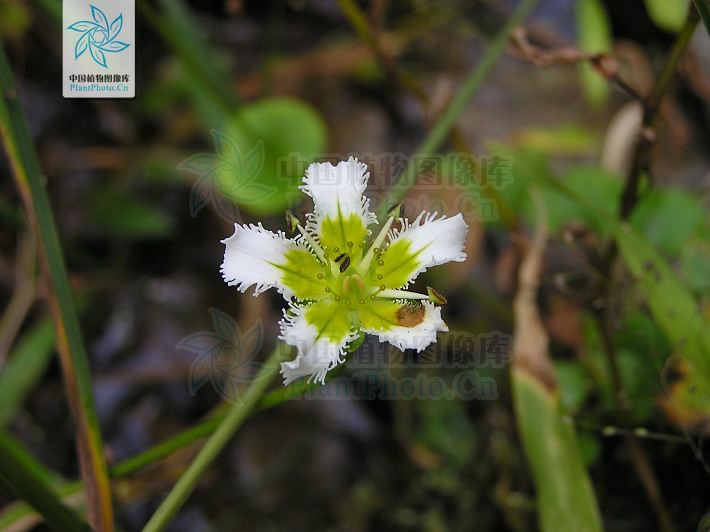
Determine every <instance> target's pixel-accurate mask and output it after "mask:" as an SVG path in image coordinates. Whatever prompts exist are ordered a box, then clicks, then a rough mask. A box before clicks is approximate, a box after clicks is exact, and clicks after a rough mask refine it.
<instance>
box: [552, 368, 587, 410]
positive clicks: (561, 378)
mask: <svg viewBox="0 0 710 532" xmlns="http://www.w3.org/2000/svg"><path fill="white" fill-rule="evenodd" d="M554 364H555V376H556V377H557V382H558V385H559V388H560V400H561V401H562V406H563V407H564V409H565V410H567V411H569V412H572V413H574V412H579V411H580V410H581V408H582V405H583V404H584V401H585V400H586V399H587V397H588V396H589V392H590V391H591V384H592V381H591V379H590V378H589V376H588V375H587V372H586V371H585V370H584V368H583V367H582V366H581V365H580V364H579V362H573V361H569V360H555V361H554Z"/></svg>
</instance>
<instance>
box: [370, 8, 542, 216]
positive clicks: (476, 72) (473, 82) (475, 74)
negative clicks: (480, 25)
mask: <svg viewBox="0 0 710 532" xmlns="http://www.w3.org/2000/svg"><path fill="white" fill-rule="evenodd" d="M537 2H538V0H523V1H522V2H520V4H518V6H517V7H516V8H515V11H513V13H512V14H511V15H510V17H508V20H507V21H506V23H505V25H504V26H503V28H501V30H500V31H499V32H498V35H496V37H495V39H494V40H493V42H492V43H491V45H490V46H489V47H488V49H487V50H486V53H485V54H484V55H483V57H482V58H481V60H480V61H479V62H478V64H476V66H475V67H474V68H473V69H472V70H471V72H470V73H469V75H468V76H467V77H466V79H465V80H464V82H463V84H462V85H461V88H460V89H459V90H458V92H457V93H456V96H454V99H453V100H452V101H451V103H450V104H449V105H448V106H447V108H446V109H445V110H444V112H443V113H442V114H441V116H440V117H439V119H438V120H437V121H436V123H435V124H434V126H433V127H432V128H431V130H430V131H429V134H428V135H427V137H426V138H425V139H424V141H423V142H422V143H421V144H420V145H419V147H418V148H417V150H416V152H415V153H416V154H417V157H413V158H412V159H411V160H410V162H409V163H408V164H407V167H406V168H405V169H404V171H403V172H402V176H401V178H400V180H399V182H398V183H396V184H395V186H394V187H393V189H392V191H391V200H390V202H389V204H388V205H385V206H384V207H383V209H385V210H386V209H387V208H388V207H389V206H391V205H393V204H394V203H397V202H398V201H400V200H401V199H402V198H403V197H404V196H405V194H406V193H407V190H409V188H410V187H411V186H412V185H413V184H414V182H415V180H416V177H417V176H418V175H419V172H420V170H421V168H420V164H422V162H423V161H424V160H425V158H426V156H428V155H433V154H435V152H436V151H437V150H438V149H439V147H440V146H441V145H442V144H443V142H444V140H446V137H447V135H448V134H449V132H450V131H451V129H452V128H453V127H454V126H455V125H456V122H457V121H458V120H459V117H460V116H461V113H462V112H463V111H464V109H465V108H466V105H468V102H469V101H470V100H471V98H473V96H474V94H476V92H477V91H478V88H479V87H480V86H481V84H482V83H483V81H484V80H485V79H486V77H488V74H489V73H490V72H491V70H493V67H494V66H495V64H496V62H497V61H498V58H499V57H500V55H501V54H502V53H503V51H504V50H505V47H506V46H507V44H508V40H509V38H510V33H511V31H513V29H515V28H516V27H518V26H519V25H520V24H522V22H523V20H525V18H526V17H527V16H528V14H529V13H530V11H532V9H533V8H534V7H535V5H536V4H537Z"/></svg>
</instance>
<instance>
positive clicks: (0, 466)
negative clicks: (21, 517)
mask: <svg viewBox="0 0 710 532" xmlns="http://www.w3.org/2000/svg"><path fill="white" fill-rule="evenodd" d="M0 479H1V480H2V481H3V482H5V484H7V486H8V487H9V488H10V490H11V491H12V492H13V493H15V495H17V496H18V497H20V498H21V499H24V500H26V501H28V502H30V503H31V505H32V506H33V507H34V508H35V510H37V511H38V512H39V513H40V514H42V515H43V516H44V518H45V519H46V521H47V524H49V526H50V528H52V529H53V530H58V531H60V532H61V531H66V530H72V531H76V532H83V531H89V530H91V529H90V528H89V525H88V523H86V522H85V521H84V520H83V519H82V518H81V517H79V515H78V514H77V513H76V512H75V511H74V510H72V509H71V508H69V507H68V506H66V505H65V504H64V503H62V501H60V500H59V498H58V497H57V495H56V494H55V493H54V492H53V491H52V490H51V489H49V488H48V487H47V485H46V484H45V480H44V478H43V476H42V475H41V474H40V472H39V471H37V470H36V468H34V467H33V464H31V463H28V462H27V461H26V460H25V457H24V455H23V453H22V452H21V450H20V449H18V447H17V444H15V443H14V442H13V441H12V440H11V439H9V438H7V437H6V436H5V435H4V434H2V433H0Z"/></svg>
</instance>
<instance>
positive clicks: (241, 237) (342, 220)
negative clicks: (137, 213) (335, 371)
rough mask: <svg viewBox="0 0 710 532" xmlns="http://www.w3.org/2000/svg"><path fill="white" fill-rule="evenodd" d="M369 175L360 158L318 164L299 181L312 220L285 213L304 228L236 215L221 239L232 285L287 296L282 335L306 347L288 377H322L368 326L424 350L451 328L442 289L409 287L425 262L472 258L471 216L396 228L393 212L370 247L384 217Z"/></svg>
mask: <svg viewBox="0 0 710 532" xmlns="http://www.w3.org/2000/svg"><path fill="white" fill-rule="evenodd" d="M369 176H370V174H369V173H368V172H367V167H366V165H365V164H363V163H360V162H358V161H357V159H355V158H353V157H351V158H350V159H348V160H347V161H342V162H340V163H338V165H337V166H333V165H332V164H330V163H313V164H311V165H310V166H309V167H308V169H307V170H306V176H305V178H304V180H303V182H304V184H303V185H302V186H301V187H300V188H301V190H303V191H304V192H305V193H306V194H308V195H309V196H310V197H311V198H312V199H313V204H314V210H313V212H312V213H310V214H308V219H307V222H306V224H305V227H304V226H302V225H300V224H299V223H298V221H297V220H296V218H295V217H293V215H291V214H290V213H287V219H288V221H289V225H292V226H296V227H294V230H295V229H296V228H297V229H298V231H299V235H298V236H296V237H295V238H291V239H289V238H287V237H286V235H285V234H284V233H283V232H278V233H272V232H271V231H268V230H266V229H264V228H263V227H262V226H261V224H259V225H248V226H247V225H238V224H235V225H234V234H233V235H232V236H231V237H229V238H227V239H225V240H223V241H222V243H223V244H224V245H225V246H226V249H225V252H224V262H223V263H222V268H221V272H222V276H223V277H224V280H225V281H226V282H227V284H229V285H235V286H236V287H237V289H238V290H239V291H241V292H245V291H246V290H247V288H249V287H250V286H254V287H255V288H254V295H255V296H256V295H258V294H260V293H261V292H263V291H264V290H267V289H269V288H276V290H278V291H279V293H281V294H283V296H284V298H285V299H286V300H287V301H288V303H289V308H288V310H286V311H284V318H283V320H281V323H280V325H281V336H280V339H281V340H283V341H284V342H286V343H288V344H290V345H293V346H295V347H296V348H297V350H298V354H297V356H296V358H295V359H294V360H292V361H290V362H284V363H283V364H282V365H281V373H282V374H283V377H284V384H289V383H291V382H293V381H294V380H296V379H298V378H300V377H305V376H307V377H309V380H310V379H312V378H315V380H317V381H320V382H321V383H323V382H324V381H325V376H326V374H327V373H328V371H329V370H331V369H332V368H334V367H335V366H337V365H338V364H340V363H341V362H343V360H344V357H345V354H346V349H347V347H348V345H349V344H350V343H351V342H353V341H355V340H356V339H358V338H359V337H360V336H361V335H362V334H364V333H370V334H375V335H377V336H378V337H379V339H380V341H383V342H389V343H391V344H392V345H394V346H396V347H397V348H399V349H416V350H417V351H422V350H423V349H425V348H426V347H427V346H428V345H429V344H431V343H433V342H435V341H436V334H437V332H439V331H447V330H448V328H447V326H446V324H445V323H444V321H443V320H442V318H441V307H439V306H435V305H434V302H436V301H437V300H438V298H439V297H440V296H438V295H436V292H434V291H433V290H431V289H429V290H428V293H429V295H424V294H417V293H413V292H409V291H405V290H402V289H403V288H406V287H407V286H408V285H409V284H410V283H411V282H412V281H413V280H414V279H415V278H416V277H417V276H418V275H419V274H420V273H421V272H423V271H425V270H426V269H427V268H430V267H432V266H437V265H439V264H444V263H446V262H450V261H456V262H461V261H463V260H465V259H466V254H465V253H463V251H462V250H463V245H464V240H465V239H466V233H467V232H468V226H467V225H466V222H464V221H463V217H462V216H461V214H458V215H456V216H454V217H453V218H446V217H443V216H442V217H441V218H438V219H437V218H436V213H433V214H428V213H424V212H422V213H421V214H420V215H419V216H417V218H416V219H415V220H414V221H413V222H409V221H408V220H405V219H403V218H398V220H399V222H400V224H401V229H399V230H397V229H391V227H392V224H393V222H394V221H395V218H394V217H393V216H391V217H389V218H388V219H387V221H386V222H385V224H384V226H383V228H382V229H381V230H380V231H379V234H378V236H377V237H376V238H375V240H374V241H373V243H372V245H370V246H368V245H367V239H368V237H369V236H370V234H371V232H370V229H369V226H371V225H373V224H377V219H376V217H375V215H374V214H373V213H372V212H370V200H369V199H368V198H367V197H365V196H364V195H363V193H364V192H365V188H366V187H367V180H368V178H369ZM438 302H440V301H438Z"/></svg>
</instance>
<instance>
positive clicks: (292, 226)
mask: <svg viewBox="0 0 710 532" xmlns="http://www.w3.org/2000/svg"><path fill="white" fill-rule="evenodd" d="M299 225H301V221H300V220H299V219H298V217H297V216H296V215H295V214H293V213H292V212H291V211H286V227H288V232H289V233H295V232H296V229H297V228H298V226H299Z"/></svg>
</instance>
